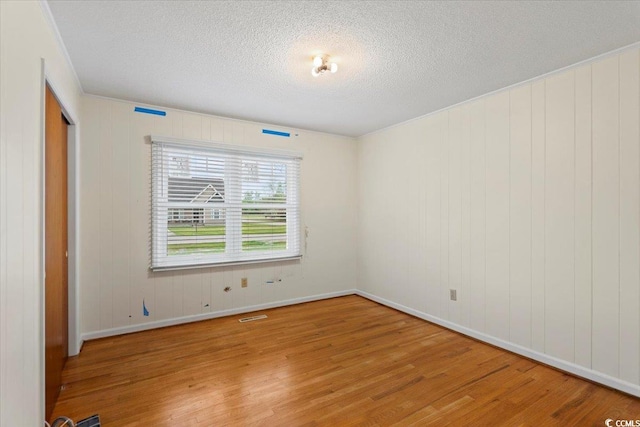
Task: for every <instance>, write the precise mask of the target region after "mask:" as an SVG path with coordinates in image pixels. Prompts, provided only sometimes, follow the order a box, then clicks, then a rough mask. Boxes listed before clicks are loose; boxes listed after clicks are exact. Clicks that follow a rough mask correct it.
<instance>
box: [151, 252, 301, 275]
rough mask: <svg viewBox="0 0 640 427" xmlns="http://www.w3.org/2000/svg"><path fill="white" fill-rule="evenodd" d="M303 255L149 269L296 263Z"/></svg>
mask: <svg viewBox="0 0 640 427" xmlns="http://www.w3.org/2000/svg"><path fill="white" fill-rule="evenodd" d="M301 259H302V255H294V256H286V257H282V258H268V259H254V260H241V261H228V262H219V263H205V264H189V265H166V266H164V265H163V266H155V267H154V266H151V267H149V269H150V270H151V271H153V272H161V271H173V270H192V269H195V268H215V267H229V266H234V265H245V264H264V263H268V262H281V261H295V260H301Z"/></svg>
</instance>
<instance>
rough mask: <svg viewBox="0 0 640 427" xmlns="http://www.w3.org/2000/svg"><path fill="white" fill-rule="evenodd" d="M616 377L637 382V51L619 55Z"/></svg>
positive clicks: (639, 246)
mask: <svg viewBox="0 0 640 427" xmlns="http://www.w3.org/2000/svg"><path fill="white" fill-rule="evenodd" d="M619 67H620V71H619V73H620V74H619V75H620V88H619V93H620V101H619V103H620V378H622V379H623V380H626V381H629V382H631V383H634V384H638V382H640V372H639V370H640V307H639V306H638V304H639V303H640V105H639V104H640V82H639V79H640V51H638V50H633V51H630V52H626V53H624V54H622V55H620V64H619Z"/></svg>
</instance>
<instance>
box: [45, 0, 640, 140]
mask: <svg viewBox="0 0 640 427" xmlns="http://www.w3.org/2000/svg"><path fill="white" fill-rule="evenodd" d="M49 7H50V9H51V12H52V14H53V17H54V19H55V21H56V24H57V26H58V29H59V31H60V34H61V36H62V39H63V41H64V43H65V45H66V48H67V50H68V52H69V56H70V57H71V61H72V62H73V66H74V68H75V70H76V72H77V74H78V77H79V79H80V82H81V84H82V87H83V89H84V91H85V92H86V93H90V94H95V95H102V96H108V97H114V98H119V99H126V100H132V101H136V102H143V103H148V104H154V105H161V106H166V107H174V108H180V109H186V110H191V111H199V112H203V113H210V114H216V115H222V116H227V117H235V118H241V119H247V120H254V121H259V122H266V123H273V124H278V125H281V126H285V127H296V128H302V129H310V130H317V131H322V132H329V133H335V134H341V135H349V136H358V135H363V134H366V133H369V132H372V131H374V130H377V129H381V128H384V127H387V126H389V125H392V124H396V123H399V122H402V121H404V120H408V119H411V118H414V117H418V116H421V115H424V114H427V113H430V112H433V111H436V110H439V109H441V108H444V107H447V106H450V105H453V104H456V103H458V102H461V101H464V100H467V99H470V98H473V97H476V96H478V95H482V94H485V93H487V92H491V91H493V90H496V89H500V88H503V87H505V86H508V85H511V84H514V83H518V82H521V81H524V80H527V79H530V78H532V77H535V76H539V75H541V74H544V73H547V72H550V71H553V70H556V69H558V68H561V67H564V66H567V65H570V64H573V63H576V62H578V61H581V60H584V59H588V58H591V57H593V56H596V55H599V54H601V53H604V52H607V51H610V50H613V49H616V48H619V47H622V46H626V45H629V44H632V43H635V42H637V41H639V40H640V2H637V1H628V2H616V1H596V2H537V1H532V2H420V1H409V2H400V1H337V2H334V1H312V2H311V1H309V2H306V1H216V2H187V1H85V2H78V1H53V0H49ZM318 52H324V53H328V54H330V55H331V56H332V58H333V59H334V60H335V62H337V63H338V64H339V70H338V72H337V73H336V74H332V75H323V76H320V77H318V78H314V77H312V76H311V67H312V56H313V54H315V53H318Z"/></svg>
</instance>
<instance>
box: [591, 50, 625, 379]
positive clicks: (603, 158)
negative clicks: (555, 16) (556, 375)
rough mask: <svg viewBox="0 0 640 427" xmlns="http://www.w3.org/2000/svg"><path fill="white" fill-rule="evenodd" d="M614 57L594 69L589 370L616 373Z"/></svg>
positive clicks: (617, 262)
mask: <svg viewBox="0 0 640 427" xmlns="http://www.w3.org/2000/svg"><path fill="white" fill-rule="evenodd" d="M618 61H619V59H618V57H617V56H614V57H611V58H608V59H606V60H604V61H602V62H598V63H595V64H593V67H592V69H591V78H592V92H591V93H592V104H591V105H592V107H591V117H592V125H591V129H592V132H593V134H592V142H591V143H592V147H593V148H592V149H593V159H592V162H593V172H592V173H593V178H592V182H593V187H592V194H593V198H592V203H591V205H592V220H593V224H592V247H593V270H592V271H593V288H592V295H593V321H592V328H593V338H592V346H591V349H592V353H591V354H592V358H593V359H592V366H593V369H595V370H597V371H600V372H603V373H605V374H608V375H611V376H613V377H617V376H618V375H619V372H620V366H619V354H620V253H619V248H620V141H619V135H620V129H619V113H620V111H619V96H620V95H619V85H618V75H619V74H618Z"/></svg>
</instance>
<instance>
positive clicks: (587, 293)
mask: <svg viewBox="0 0 640 427" xmlns="http://www.w3.org/2000/svg"><path fill="white" fill-rule="evenodd" d="M575 88H576V89H575V100H576V101H575V102H576V115H575V120H576V127H575V132H576V134H575V138H576V144H575V147H576V149H575V150H576V151H575V156H576V158H575V197H574V210H575V212H576V215H575V218H574V221H575V233H574V238H575V249H574V253H575V255H574V262H575V264H574V280H575V300H574V301H575V313H574V314H575V317H574V318H575V320H574V326H575V329H574V336H575V362H576V363H577V364H578V365H580V366H584V367H586V368H590V367H591V66H584V67H580V68H577V69H576V70H575Z"/></svg>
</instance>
